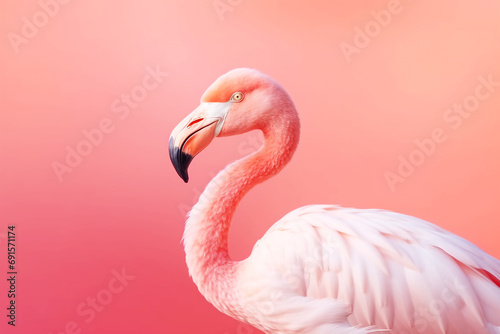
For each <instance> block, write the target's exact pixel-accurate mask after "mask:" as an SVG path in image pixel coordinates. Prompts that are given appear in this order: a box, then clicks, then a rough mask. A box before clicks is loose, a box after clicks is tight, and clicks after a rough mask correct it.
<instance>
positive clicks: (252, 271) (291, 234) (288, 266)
mask: <svg viewBox="0 0 500 334" xmlns="http://www.w3.org/2000/svg"><path fill="white" fill-rule="evenodd" d="M240 273H241V274H240V276H238V291H240V293H241V299H242V300H244V301H245V302H244V305H245V309H246V310H253V312H254V315H253V317H255V318H254V319H255V320H254V321H255V322H254V323H253V324H254V325H256V326H259V324H258V322H259V321H261V320H265V321H266V322H269V325H267V326H268V327H267V328H266V326H260V329H262V330H264V331H265V332H269V333H277V332H279V331H278V330H277V328H278V327H279V328H287V326H289V328H287V331H284V333H302V332H304V333H316V332H317V333H323V332H324V333H337V332H339V333H340V332H342V331H341V329H334V327H335V326H331V327H332V329H331V331H330V332H328V330H327V329H325V331H315V326H317V324H318V323H320V321H322V323H324V324H327V323H329V322H332V319H338V321H339V322H340V323H342V322H343V321H345V320H346V319H347V323H348V324H351V325H356V326H360V327H362V328H376V329H390V330H391V332H393V333H436V334H437V333H478V334H479V333H485V334H486V333H499V332H500V327H498V326H499V325H498V324H499V323H500V313H499V310H500V286H499V281H498V279H497V280H495V279H493V277H499V276H500V263H499V262H498V261H497V260H496V259H494V258H492V257H491V256H489V255H488V254H486V253H484V252H483V251H481V250H480V249H479V248H478V247H476V246H475V245H473V244H472V243H470V242H468V241H466V240H464V239H462V238H460V237H458V236H456V235H454V234H452V233H450V232H447V231H445V230H443V229H441V228H439V227H437V226H436V225H433V224H431V223H428V222H426V221H423V220H420V219H417V218H414V217H411V216H406V215H403V214H398V213H394V212H390V211H384V210H359V209H351V208H341V207H337V206H327V205H312V206H307V207H303V208H300V209H297V210H294V211H293V212H291V213H289V214H288V215H286V216H285V217H283V218H282V219H281V220H280V221H278V222H277V223H276V224H275V225H273V226H272V227H271V229H270V230H269V231H268V232H267V233H266V234H265V235H264V237H263V238H262V239H261V240H259V241H258V242H257V244H256V245H255V247H254V249H253V251H252V254H251V255H250V257H249V258H248V259H247V260H245V261H244V262H243V263H242V264H241V268H240ZM285 295H289V296H294V297H290V301H289V302H287V303H280V302H279V301H280V300H281V298H284V297H283V296H285ZM298 296H300V297H301V298H297V297H298ZM265 299H267V300H269V302H268V304H262V300H265ZM315 301H323V303H322V304H321V306H317V305H316V304H315ZM306 305H311V306H310V309H308V308H307V307H306ZM313 305H314V306H313ZM326 309H330V312H328V313H326V314H324V311H325V310H326ZM284 314H286V316H283V315H284ZM271 319H272V320H271ZM297 319H304V323H303V324H302V327H301V328H303V329H305V330H304V331H294V330H295V329H294V328H293V326H294V324H296V323H297V322H298V321H297ZM306 319H307V320H306ZM271 324H273V325H271ZM467 328H469V329H474V330H473V331H472V330H470V331H465V330H464V329H467ZM336 330H337V331H336ZM347 332H349V331H346V333H347ZM359 332H368V330H367V331H363V330H360V331H359Z"/></svg>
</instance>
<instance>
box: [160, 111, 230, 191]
mask: <svg viewBox="0 0 500 334" xmlns="http://www.w3.org/2000/svg"><path fill="white" fill-rule="evenodd" d="M229 107H230V104H229V103H227V102H226V103H218V102H204V103H201V104H200V106H199V107H198V108H196V109H195V110H194V111H193V112H192V113H191V114H190V115H188V116H187V117H186V118H185V119H184V120H183V121H182V122H180V123H179V124H178V125H177V126H176V127H175V128H174V130H173V131H172V134H171V135H170V140H169V143H168V150H169V154H170V160H171V161H172V164H173V165H174V168H175V171H176V172H177V174H179V176H180V177H181V178H182V179H183V180H184V182H186V183H187V182H188V180H189V176H188V167H189V164H190V163H191V161H192V160H193V158H194V157H195V156H196V155H197V154H198V153H200V152H201V151H203V149H205V148H206V147H207V146H208V144H210V142H212V140H213V139H214V138H215V137H217V136H218V135H219V133H220V131H221V130H222V125H223V124H224V120H225V118H226V114H227V111H228V110H229Z"/></svg>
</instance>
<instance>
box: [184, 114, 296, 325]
mask: <svg viewBox="0 0 500 334" xmlns="http://www.w3.org/2000/svg"><path fill="white" fill-rule="evenodd" d="M290 108H292V112H289V113H287V116H286V117H281V118H279V120H278V121H277V122H272V124H269V125H265V126H263V128H262V129H261V130H262V132H263V133H264V137H265V144H264V146H262V147H261V148H260V149H259V150H258V151H257V152H254V153H252V154H250V155H248V156H246V157H245V158H243V159H241V160H238V161H236V162H234V163H232V164H230V165H228V166H227V167H226V168H225V169H224V170H222V171H221V172H220V173H219V174H217V176H215V177H214V178H213V179H212V181H210V183H209V184H208V186H207V187H206V189H205V191H204V192H203V193H202V194H201V196H200V198H199V200H198V203H197V204H196V205H195V206H194V207H193V209H192V211H191V212H190V213H189V218H188V220H187V222H186V227H185V231H184V248H185V251H186V261H187V265H188V268H189V274H190V275H191V276H192V278H193V281H194V282H195V284H196V285H197V286H198V289H199V290H200V292H201V293H202V294H203V295H204V296H205V298H206V299H207V300H208V301H210V302H211V303H212V304H214V306H215V307H217V308H218V309H219V310H220V311H222V312H224V313H226V314H230V315H231V313H233V311H234V310H235V308H237V298H236V297H235V296H236V294H235V293H234V294H233V292H234V289H235V287H234V283H235V282H234V277H235V274H236V268H237V266H238V263H237V262H234V261H232V260H231V259H230V257H229V252H228V234H229V226H230V224H231V220H232V217H233V214H234V211H235V209H236V207H237V205H238V203H239V202H240V200H241V199H242V198H243V196H244V195H245V194H246V193H247V192H248V191H249V190H250V189H251V188H252V187H253V186H255V185H256V184H258V183H261V182H263V181H265V180H267V179H268V178H270V177H271V176H273V175H275V174H277V173H278V172H279V171H280V170H281V169H282V168H283V167H284V166H285V165H286V164H287V163H288V161H289V160H290V159H291V157H292V155H293V153H294V151H295V149H296V147H297V144H298V139H299V131H300V123H299V119H298V116H297V113H296V112H295V108H294V107H293V106H291V107H290Z"/></svg>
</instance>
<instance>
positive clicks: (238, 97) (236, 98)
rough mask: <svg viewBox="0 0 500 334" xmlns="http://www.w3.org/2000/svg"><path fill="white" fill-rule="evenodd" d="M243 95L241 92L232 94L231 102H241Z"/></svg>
mask: <svg viewBox="0 0 500 334" xmlns="http://www.w3.org/2000/svg"><path fill="white" fill-rule="evenodd" d="M243 97H244V95H243V93H241V92H236V93H233V95H231V101H233V102H241V101H242V100H243Z"/></svg>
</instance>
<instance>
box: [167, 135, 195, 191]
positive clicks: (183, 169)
mask: <svg viewBox="0 0 500 334" xmlns="http://www.w3.org/2000/svg"><path fill="white" fill-rule="evenodd" d="M168 151H169V154H170V161H172V165H174V168H175V171H176V172H177V174H179V176H180V177H181V179H182V180H184V182H185V183H188V181H189V175H188V167H189V164H190V163H191V161H192V160H193V156H191V155H190V154H187V153H184V152H182V151H181V149H180V148H179V147H177V146H175V145H174V138H172V137H170V140H169V143H168Z"/></svg>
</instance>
